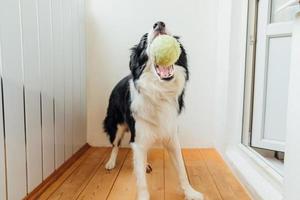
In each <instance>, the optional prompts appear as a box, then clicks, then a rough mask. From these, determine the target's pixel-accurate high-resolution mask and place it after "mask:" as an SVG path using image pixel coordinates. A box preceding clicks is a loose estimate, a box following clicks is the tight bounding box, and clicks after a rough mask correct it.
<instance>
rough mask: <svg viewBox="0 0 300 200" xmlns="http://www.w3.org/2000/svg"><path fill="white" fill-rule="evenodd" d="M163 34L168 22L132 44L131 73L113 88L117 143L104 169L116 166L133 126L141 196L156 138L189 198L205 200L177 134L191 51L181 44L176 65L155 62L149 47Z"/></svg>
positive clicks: (107, 125) (107, 123) (109, 128)
mask: <svg viewBox="0 0 300 200" xmlns="http://www.w3.org/2000/svg"><path fill="white" fill-rule="evenodd" d="M160 34H168V35H171V34H170V33H169V32H168V30H167V29H166V25H165V23H163V22H157V23H155V24H154V25H153V28H152V30H151V31H150V32H149V33H146V34H144V35H143V36H142V38H141V40H140V42H139V43H138V44H137V45H135V46H134V47H133V48H132V49H131V50H132V52H131V56H130V63H129V68H130V71H131V74H130V75H129V76H126V77H125V78H123V79H122V80H121V81H120V82H119V83H118V84H117V85H116V86H115V88H114V89H113V91H112V93H111V96H110V99H109V106H108V109H107V116H106V118H105V120H104V122H103V126H104V130H105V132H106V133H107V135H108V136H109V139H110V142H111V143H112V145H113V148H112V152H111V156H110V159H109V160H108V162H107V163H106V166H105V168H106V169H107V170H111V169H113V168H114V167H115V165H116V158H117V154H118V149H119V145H120V143H121V140H122V138H123V135H124V133H125V132H127V131H128V132H130V134H131V139H130V143H131V148H132V150H133V160H134V163H133V164H134V172H135V175H136V179H137V182H136V183H137V197H138V200H147V199H149V198H150V195H149V192H148V189H147V181H146V174H145V173H146V171H148V172H149V171H151V170H152V169H151V167H150V165H148V164H147V151H148V149H149V148H150V147H151V146H152V145H153V144H154V143H155V142H160V143H161V144H163V146H164V147H165V148H166V149H167V150H168V152H169V154H170V157H171V159H172V162H173V163H174V165H175V167H176V170H177V172H178V175H179V180H180V184H181V187H182V189H183V191H184V194H185V197H186V199H188V200H202V199H203V196H202V194H201V193H199V192H197V191H196V190H194V189H193V188H192V186H191V185H190V183H189V180H188V177H187V174H186V170H185V167H184V162H183V159H182V154H181V148H180V144H179V139H178V136H177V118H178V115H179V114H180V113H181V111H182V109H183V106H184V101H183V98H184V89H185V85H186V82H187V80H188V79H189V71H188V66H187V58H186V52H185V49H184V48H183V46H182V45H180V47H181V55H180V57H179V59H178V61H177V62H176V63H175V64H174V65H171V66H169V67H168V68H167V69H166V68H162V67H160V66H158V65H156V64H155V63H154V60H153V58H152V57H151V56H150V53H149V47H150V45H151V43H152V41H153V40H154V39H155V37H157V36H158V35H160ZM174 37H175V36H174ZM175 38H176V39H177V40H178V37H175Z"/></svg>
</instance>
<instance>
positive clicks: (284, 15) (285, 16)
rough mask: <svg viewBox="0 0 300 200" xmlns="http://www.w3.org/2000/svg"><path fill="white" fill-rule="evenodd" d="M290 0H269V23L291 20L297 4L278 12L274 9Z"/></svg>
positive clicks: (297, 7)
mask: <svg viewBox="0 0 300 200" xmlns="http://www.w3.org/2000/svg"><path fill="white" fill-rule="evenodd" d="M288 1H290V0H271V20H270V21H271V23H277V22H287V21H291V20H293V18H294V16H295V14H296V12H297V10H299V6H291V7H288V8H286V9H284V10H281V11H280V12H277V13H276V10H277V9H278V8H280V7H281V6H282V5H284V4H285V3H287V2H288Z"/></svg>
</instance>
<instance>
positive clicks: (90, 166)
mask: <svg viewBox="0 0 300 200" xmlns="http://www.w3.org/2000/svg"><path fill="white" fill-rule="evenodd" d="M109 153H110V149H108V148H90V149H89V150H88V151H87V152H86V153H85V154H84V155H83V156H82V157H80V159H78V160H77V161H76V162H75V163H74V164H73V165H72V166H71V167H70V168H69V169H68V170H67V171H66V172H65V173H64V174H63V175H62V176H61V177H59V178H58V179H57V181H56V182H54V184H52V185H51V186H50V187H49V188H48V189H47V190H46V191H45V192H44V193H43V194H42V195H41V196H40V198H39V199H82V200H86V199H87V200H89V199H97V200H102V199H109V200H134V199H135V196H136V187H135V177H134V175H133V173H132V171H133V170H132V153H131V151H130V150H129V149H121V150H120V153H119V156H118V160H117V166H116V168H115V169H114V170H112V171H106V170H105V169H104V164H105V162H106V160H107V159H108V156H109ZM183 155H184V161H185V164H186V168H187V171H188V176H189V179H190V182H191V184H192V185H193V187H194V188H195V189H197V190H198V191H201V192H202V193H204V195H205V199H206V200H249V199H250V198H249V197H248V195H247V193H246V192H245V190H244V189H243V188H242V187H241V185H240V184H239V182H238V181H237V180H236V179H235V177H234V176H233V175H232V173H231V172H230V170H229V168H228V167H227V166H226V165H225V163H224V161H223V160H222V159H221V157H220V156H219V155H218V153H217V152H216V151H215V150H213V149H193V150H183ZM149 163H151V165H152V168H153V171H152V173H151V174H147V178H148V186H149V190H150V193H151V200H162V199H166V200H179V199H180V200H182V199H184V196H183V193H182V191H181V190H180V186H179V183H178V179H177V173H176V171H175V169H174V168H173V165H172V164H171V162H170V159H169V156H168V154H167V152H165V151H163V150H161V149H153V150H151V151H150V153H149Z"/></svg>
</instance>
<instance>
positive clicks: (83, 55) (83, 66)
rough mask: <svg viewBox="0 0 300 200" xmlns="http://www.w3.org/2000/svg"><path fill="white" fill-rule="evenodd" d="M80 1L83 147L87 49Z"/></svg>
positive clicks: (82, 136)
mask: <svg viewBox="0 0 300 200" xmlns="http://www.w3.org/2000/svg"><path fill="white" fill-rule="evenodd" d="M78 1H79V20H78V22H79V34H80V37H79V39H80V41H79V42H80V55H81V56H80V58H81V62H80V64H81V66H80V69H81V73H80V74H81V91H80V98H81V101H80V102H81V106H80V108H81V115H80V116H81V119H80V121H81V145H84V144H85V143H86V141H87V139H86V49H85V1H84V0H78Z"/></svg>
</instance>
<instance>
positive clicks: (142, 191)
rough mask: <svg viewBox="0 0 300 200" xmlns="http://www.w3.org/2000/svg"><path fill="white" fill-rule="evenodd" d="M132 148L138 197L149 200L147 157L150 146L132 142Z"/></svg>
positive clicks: (140, 199) (139, 199) (141, 199)
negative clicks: (146, 171)
mask: <svg viewBox="0 0 300 200" xmlns="http://www.w3.org/2000/svg"><path fill="white" fill-rule="evenodd" d="M131 148H132V151H133V165H134V172H135V176H136V185H137V197H138V198H137V199H138V200H149V198H150V196H149V192H148V187H147V180H146V174H145V159H146V155H147V151H148V148H147V147H146V146H144V145H142V144H139V143H132V144H131Z"/></svg>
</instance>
